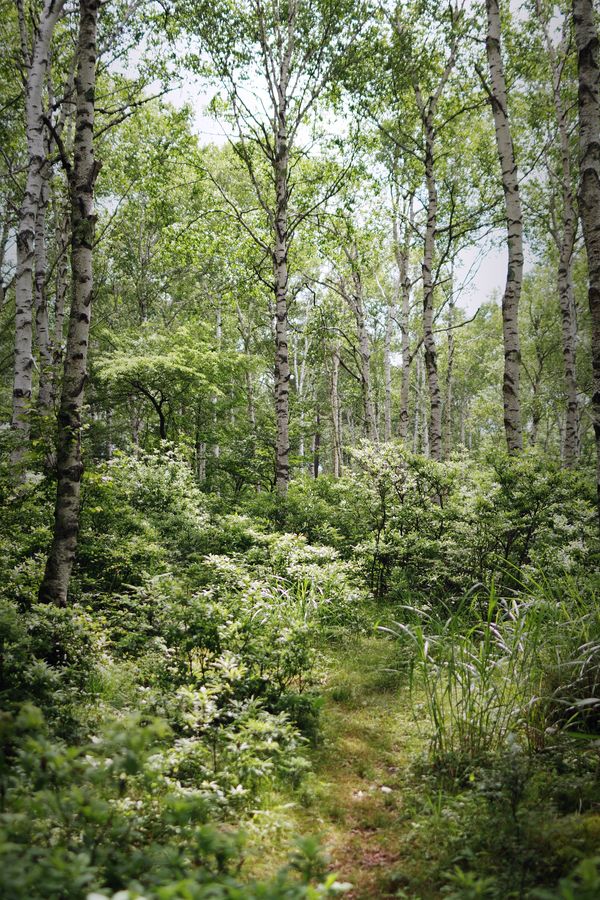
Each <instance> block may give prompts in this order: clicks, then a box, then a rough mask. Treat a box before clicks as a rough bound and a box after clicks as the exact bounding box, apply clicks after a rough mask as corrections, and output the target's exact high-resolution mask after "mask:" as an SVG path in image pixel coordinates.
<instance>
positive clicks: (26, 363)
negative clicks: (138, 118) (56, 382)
mask: <svg viewBox="0 0 600 900" xmlns="http://www.w3.org/2000/svg"><path fill="white" fill-rule="evenodd" d="M63 4H64V0H45V2H44V6H43V8H42V10H41V13H40V18H39V22H38V24H37V28H36V33H35V39H34V42H33V50H32V53H31V57H29V53H28V51H27V49H26V48H27V41H26V39H25V36H24V32H23V28H24V24H25V23H24V16H23V15H22V13H23V10H22V7H21V5H20V4H19V7H18V9H19V15H20V18H21V19H22V21H21V27H22V31H21V34H22V44H23V50H24V54H25V59H24V63H25V65H26V68H27V80H26V91H25V117H26V133H27V175H26V181H25V190H24V193H23V199H22V203H21V208H20V211H19V223H18V228H17V267H16V276H15V356H14V370H13V405H12V428H13V429H14V430H15V431H16V432H17V444H16V447H15V449H14V451H13V454H12V458H13V461H14V462H15V463H17V462H19V461H20V460H21V459H22V458H23V454H24V452H25V451H26V449H27V445H28V441H29V431H30V423H29V409H30V406H31V393H32V376H33V268H34V253H35V251H34V247H35V227H36V217H37V209H38V204H39V200H40V194H41V189H42V181H43V169H44V165H45V162H46V156H45V146H44V109H43V88H44V81H45V78H46V73H47V71H48V59H49V51H50V42H51V40H52V34H53V32H54V28H55V26H56V23H57V22H58V20H59V18H60V16H61V14H62V9H63Z"/></svg>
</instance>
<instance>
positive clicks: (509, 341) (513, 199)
mask: <svg viewBox="0 0 600 900" xmlns="http://www.w3.org/2000/svg"><path fill="white" fill-rule="evenodd" d="M486 10H487V24H488V30H487V36H486V51H487V59H488V67H489V73H490V81H491V90H490V99H491V104H492V111H493V114H494V126H495V130H496V145H497V150H498V158H499V160H500V168H501V170H502V188H503V190H504V200H505V210H506V228H507V242H508V270H507V276H506V287H505V289H504V295H503V297H502V330H503V335H504V379H503V388H502V393H503V405H504V429H505V432H506V444H507V447H508V450H509V452H510V453H515V452H517V451H518V450H521V449H522V447H523V436H522V429H521V405H520V399H519V381H520V367H521V352H520V345H519V299H520V296H521V282H522V278H523V213H522V209H521V198H520V194H519V176H518V171H517V164H516V161H515V151H514V146H513V140H512V135H511V131H510V122H509V118H508V103H507V93H506V81H505V78H504V68H503V65H502V54H501V49H500V48H501V30H500V9H499V5H498V0H486Z"/></svg>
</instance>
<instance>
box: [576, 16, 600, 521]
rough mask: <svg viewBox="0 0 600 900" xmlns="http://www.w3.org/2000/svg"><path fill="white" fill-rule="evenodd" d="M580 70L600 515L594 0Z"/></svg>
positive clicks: (599, 96)
mask: <svg viewBox="0 0 600 900" xmlns="http://www.w3.org/2000/svg"><path fill="white" fill-rule="evenodd" d="M573 20H574V23H575V39H576V43H577V69H578V74H579V171H580V181H579V214H580V216H581V224H582V228H583V237H584V240H585V248H586V253H587V260H588V302H589V306H590V316H591V320H592V377H593V384H592V418H593V423H594V436H595V440H596V456H597V487H598V511H599V514H600V42H599V40H598V28H597V24H596V20H595V14H594V3H593V0H573Z"/></svg>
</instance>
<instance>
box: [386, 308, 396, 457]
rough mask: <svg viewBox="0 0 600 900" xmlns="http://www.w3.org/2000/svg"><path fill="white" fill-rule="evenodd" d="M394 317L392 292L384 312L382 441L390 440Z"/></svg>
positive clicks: (394, 309)
mask: <svg viewBox="0 0 600 900" xmlns="http://www.w3.org/2000/svg"><path fill="white" fill-rule="evenodd" d="M395 317H396V294H395V291H393V292H392V296H391V299H390V300H389V301H388V303H387V308H386V312H385V338H384V344H383V382H384V390H385V398H384V440H386V441H391V439H392V359H391V354H392V338H393V336H394V319H395Z"/></svg>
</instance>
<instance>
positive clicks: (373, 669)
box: [315, 639, 423, 900]
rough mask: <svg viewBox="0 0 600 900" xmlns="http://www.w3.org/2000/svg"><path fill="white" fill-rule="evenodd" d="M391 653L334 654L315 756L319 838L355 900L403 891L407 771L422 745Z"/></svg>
mask: <svg viewBox="0 0 600 900" xmlns="http://www.w3.org/2000/svg"><path fill="white" fill-rule="evenodd" d="M393 653H394V648H393V645H390V644H389V643H388V642H386V641H383V640H377V639H371V640H363V641H361V642H359V643H357V644H356V645H355V646H353V647H349V648H347V649H346V650H345V651H340V652H338V653H336V654H335V655H333V656H332V659H331V670H330V675H329V678H328V684H327V686H326V689H325V696H326V706H325V709H324V711H323V724H324V744H323V747H322V749H321V750H320V751H318V752H317V753H316V755H315V770H316V774H317V777H318V778H319V779H320V781H321V784H322V790H323V792H324V797H323V799H324V808H323V810H322V819H323V822H322V826H323V830H322V833H323V837H324V842H325V846H326V847H327V850H328V851H329V853H330V855H331V858H332V863H333V868H334V869H335V870H336V871H337V872H338V873H339V874H340V876H341V877H342V878H343V879H344V880H348V881H350V882H351V883H352V884H353V885H354V889H353V890H352V891H351V892H350V893H349V894H346V897H350V898H352V900H367V898H385V897H394V896H397V892H398V889H399V888H401V887H402V885H403V883H405V877H404V874H403V868H404V867H403V858H402V855H403V851H404V853H405V852H406V848H405V845H404V844H405V838H406V835H407V832H408V831H409V830H410V826H411V823H410V819H409V818H407V812H406V810H405V803H404V797H403V787H404V782H405V768H406V766H407V765H408V763H409V760H410V757H411V755H412V754H414V753H415V752H418V750H419V749H420V748H421V747H422V740H423V739H422V737H421V736H420V735H419V734H418V731H417V727H416V724H415V722H414V719H413V716H412V712H411V708H410V704H409V698H408V696H407V694H406V692H405V689H403V688H402V687H401V683H400V679H399V678H398V675H397V673H396V672H395V671H394V670H395V669H396V667H397V664H398V661H397V660H396V659H395V658H394V657H393V655H392V654H393ZM403 845H404V846H403Z"/></svg>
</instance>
